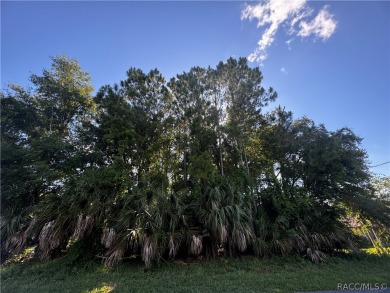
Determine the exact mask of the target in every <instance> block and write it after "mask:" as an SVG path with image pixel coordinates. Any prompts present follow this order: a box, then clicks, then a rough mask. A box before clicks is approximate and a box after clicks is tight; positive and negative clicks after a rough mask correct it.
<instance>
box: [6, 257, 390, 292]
mask: <svg viewBox="0 0 390 293" xmlns="http://www.w3.org/2000/svg"><path fill="white" fill-rule="evenodd" d="M1 278H2V279H1V289H2V290H1V292H4V293H8V292H94V293H97V292H267V293H271V292H304V291H316V290H336V289H337V285H338V283H371V284H375V283H379V284H384V283H385V284H388V285H389V287H390V257H389V256H381V257H379V256H374V255H366V256H362V257H360V258H358V259H357V258H354V257H352V256H348V255H344V256H341V257H340V256H339V257H329V258H328V259H327V262H326V263H322V264H313V263H311V262H309V261H307V260H304V259H302V258H298V257H286V258H282V257H272V258H267V259H258V258H253V257H240V258H235V259H230V258H219V259H215V260H211V261H187V262H180V261H178V262H160V263H159V264H154V266H153V268H151V269H149V270H145V269H144V267H143V264H142V263H140V262H138V261H134V260H133V261H131V262H130V261H128V262H125V263H123V264H121V265H119V266H117V267H115V268H113V269H105V268H103V267H102V265H101V264H100V263H99V262H97V261H84V262H76V261H75V260H72V259H71V258H70V257H67V256H65V257H62V258H58V259H55V260H53V261H49V262H45V263H42V262H37V261H27V262H24V263H14V264H10V265H6V266H2V267H1Z"/></svg>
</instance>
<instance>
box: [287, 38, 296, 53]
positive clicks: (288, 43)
mask: <svg viewBox="0 0 390 293" xmlns="http://www.w3.org/2000/svg"><path fill="white" fill-rule="evenodd" d="M293 40H294V39H289V40H287V41H286V44H287V47H288V50H289V51H292V48H291V42H292V41H293Z"/></svg>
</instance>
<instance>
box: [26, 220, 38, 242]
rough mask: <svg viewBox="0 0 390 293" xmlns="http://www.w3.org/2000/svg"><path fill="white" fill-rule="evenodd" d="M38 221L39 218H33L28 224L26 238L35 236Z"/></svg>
mask: <svg viewBox="0 0 390 293" xmlns="http://www.w3.org/2000/svg"><path fill="white" fill-rule="evenodd" d="M36 223H37V219H36V218H33V219H32V220H31V222H30V224H29V225H28V227H27V229H26V230H25V231H24V234H25V236H26V238H28V237H33V236H34V235H33V233H34V228H35V224H36Z"/></svg>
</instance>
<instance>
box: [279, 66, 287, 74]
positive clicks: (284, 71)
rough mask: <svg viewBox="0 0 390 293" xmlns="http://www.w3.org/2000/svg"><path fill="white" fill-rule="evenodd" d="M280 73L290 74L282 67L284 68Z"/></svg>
mask: <svg viewBox="0 0 390 293" xmlns="http://www.w3.org/2000/svg"><path fill="white" fill-rule="evenodd" d="M280 71H281V72H282V73H284V74H288V72H287V70H286V68H284V67H282V68H281V69H280Z"/></svg>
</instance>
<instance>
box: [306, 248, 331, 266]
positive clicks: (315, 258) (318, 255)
mask: <svg viewBox="0 0 390 293" xmlns="http://www.w3.org/2000/svg"><path fill="white" fill-rule="evenodd" d="M306 256H307V257H308V258H309V259H310V260H311V261H312V262H314V263H319V262H323V261H325V258H326V255H325V253H323V252H322V251H319V250H316V249H311V248H308V249H307V250H306Z"/></svg>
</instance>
